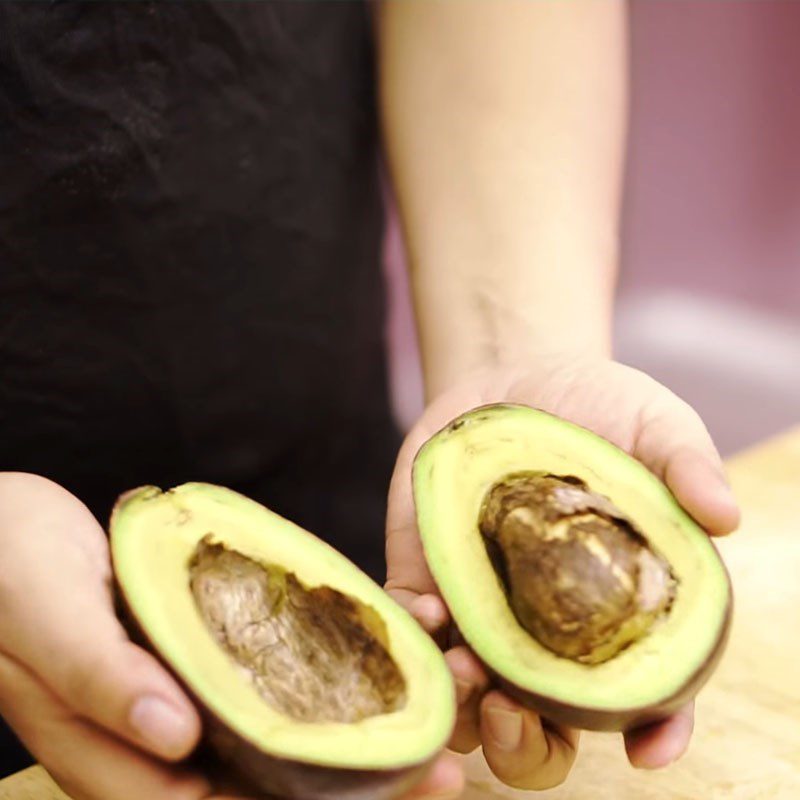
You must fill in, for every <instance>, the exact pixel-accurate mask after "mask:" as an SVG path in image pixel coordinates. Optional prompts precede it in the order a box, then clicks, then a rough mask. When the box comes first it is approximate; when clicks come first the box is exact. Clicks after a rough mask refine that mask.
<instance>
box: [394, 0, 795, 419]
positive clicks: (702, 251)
mask: <svg viewBox="0 0 800 800" xmlns="http://www.w3.org/2000/svg"><path fill="white" fill-rule="evenodd" d="M631 8H632V17H631V29H632V30H631V34H632V110H631V113H632V117H631V136H630V151H629V153H630V155H629V168H628V175H627V202H626V212H625V219H624V237H623V265H622V281H621V290H622V293H623V295H628V294H631V293H634V294H647V293H650V294H654V293H657V292H658V291H659V290H660V289H664V288H670V289H682V290H684V291H688V292H690V293H692V294H697V295H700V296H702V295H703V294H704V293H705V294H707V295H709V296H712V297H715V298H720V299H723V300H724V299H730V300H733V301H743V302H745V303H747V304H748V305H751V306H753V307H755V308H761V309H762V310H765V311H767V312H768V313H769V314H770V315H774V316H776V317H781V316H782V317H786V318H794V319H798V320H800V2H792V0H786V2H775V0H742V1H740V2H730V1H729V0H714V1H713V2H712V0H669V1H668V2H656V1H655V0H634V2H633V3H632V7H631ZM387 249H388V254H389V258H388V265H389V276H390V281H391V287H392V313H391V316H390V321H389V326H390V335H391V342H392V350H393V356H394V365H393V373H392V374H393V383H394V389H395V397H396V404H397V409H398V414H399V416H400V418H401V419H402V420H403V421H404V423H407V422H408V421H410V420H411V419H413V417H414V415H415V414H416V413H417V411H418V409H419V405H420V404H419V374H418V368H417V364H416V353H415V342H414V339H413V328H412V321H411V314H410V311H409V308H408V302H407V296H406V294H405V292H406V284H405V276H404V275H403V272H402V257H401V252H400V246H399V236H398V233H397V230H396V228H395V227H394V226H390V230H389V236H388V240H387ZM798 368H800V365H795V369H798ZM797 400H798V403H797V405H798V407H799V408H800V398H797ZM707 413H710V414H711V416H713V408H712V409H711V411H710V412H707Z"/></svg>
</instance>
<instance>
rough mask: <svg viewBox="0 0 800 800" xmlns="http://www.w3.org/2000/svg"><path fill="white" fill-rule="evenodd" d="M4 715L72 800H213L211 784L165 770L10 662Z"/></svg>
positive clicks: (1, 669) (3, 684)
mask: <svg viewBox="0 0 800 800" xmlns="http://www.w3.org/2000/svg"><path fill="white" fill-rule="evenodd" d="M0 714H2V716H4V717H5V718H6V719H7V720H8V722H9V723H10V725H11V726H12V728H14V730H15V731H16V733H17V734H18V735H19V737H20V739H21V740H22V741H23V743H24V744H25V745H26V747H27V748H28V749H29V750H30V751H31V752H32V753H33V754H34V755H35V756H36V758H37V759H38V760H39V762H41V763H42V765H43V766H44V767H45V769H47V771H48V772H49V773H50V774H51V775H52V776H53V778H54V780H55V781H56V783H58V784H59V785H60V786H61V788H62V789H63V790H64V791H65V792H66V793H67V794H68V795H69V796H70V797H71V798H72V800H142V798H147V800H211V788H210V786H209V785H208V782H207V781H206V780H205V779H203V778H202V777H200V776H198V775H195V774H193V773H190V772H188V771H186V770H183V769H181V768H178V767H174V766H167V765H164V764H161V763H159V762H158V761H156V759H154V758H152V757H150V756H147V755H146V754H144V753H142V752H141V751H138V750H135V749H134V748H132V747H130V746H129V745H126V744H125V743H123V742H121V741H120V740H119V739H116V738H115V737H114V736H112V735H110V734H108V733H106V732H105V731H104V730H102V729H101V728H99V727H97V726H96V725H94V724H92V723H91V722H89V721H86V720H83V719H81V718H80V717H78V716H77V715H76V714H75V712H73V711H72V710H71V709H70V708H68V707H67V706H66V705H64V704H63V703H62V702H61V701H60V700H59V699H58V698H57V697H56V695H54V694H53V693H52V692H51V691H50V690H49V689H48V688H47V687H46V686H45V685H44V684H42V683H41V682H40V681H39V680H38V679H37V678H36V677H35V676H34V675H33V674H32V673H31V672H30V671H28V670H27V669H26V668H24V667H22V666H21V665H19V664H17V663H15V662H14V661H12V660H11V659H9V658H7V657H5V656H0Z"/></svg>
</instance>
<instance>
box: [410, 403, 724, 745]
mask: <svg viewBox="0 0 800 800" xmlns="http://www.w3.org/2000/svg"><path fill="white" fill-rule="evenodd" d="M413 485H414V498H415V503H416V511H417V518H418V523H419V530H420V534H421V537H422V543H423V546H424V550H425V555H426V559H427V562H428V564H429V566H430V569H431V572H432V574H433V576H434V579H435V580H436V583H437V585H438V587H439V590H440V591H441V593H442V595H443V597H444V599H445V601H446V603H447V605H448V607H449V608H450V611H451V613H452V615H453V618H454V620H455V622H456V624H457V626H458V628H459V630H460V633H461V634H462V636H463V637H464V639H465V640H466V642H467V643H468V644H469V646H470V647H471V648H472V649H473V651H474V652H475V653H476V654H477V655H478V657H479V658H480V659H481V660H482V661H483V662H484V663H485V664H486V666H487V667H488V668H489V670H490V671H491V672H492V673H493V674H494V675H495V676H496V677H497V679H498V681H499V683H500V684H501V685H502V686H503V687H504V688H505V689H506V690H507V691H508V692H509V693H510V694H511V695H512V696H514V697H516V698H517V699H518V700H520V701H521V702H523V703H524V704H526V705H527V706H529V707H531V708H533V709H535V710H537V711H538V712H539V713H541V714H543V715H544V716H545V717H547V718H549V719H551V720H553V721H555V722H559V723H562V724H565V725H571V726H575V727H580V728H585V729H590V730H613V731H621V730H626V729H629V728H631V727H635V726H639V725H643V724H647V723H650V722H654V721H657V720H659V719H663V718H664V717H666V716H668V715H669V714H671V713H673V712H674V711H676V710H677V709H678V708H679V707H680V706H681V705H683V704H684V703H685V702H686V701H688V700H689V699H691V698H692V697H693V696H694V695H695V694H696V693H697V691H698V690H699V689H700V687H701V686H702V685H703V683H704V682H705V681H706V680H707V679H708V677H710V675H711V673H712V671H713V669H714V668H715V666H716V664H717V663H718V660H719V659H720V657H721V655H722V652H723V649H724V645H725V642H726V640H727V636H728V631H729V627H730V619H731V609H732V591H731V586H730V581H729V578H728V574H727V571H726V569H725V566H724V565H723V563H722V560H721V559H720V557H719V555H718V553H717V551H716V549H715V547H714V545H713V544H712V542H711V541H710V539H709V537H708V536H707V535H706V533H705V532H704V531H703V530H702V529H701V528H700V527H699V526H698V525H697V524H696V523H695V522H694V521H693V520H692V519H691V518H690V517H689V516H688V515H687V514H686V513H685V512H684V511H683V510H682V509H681V508H680V506H679V505H678V503H677V502H676V501H675V499H674V498H673V496H672V495H671V494H670V492H669V491H668V489H667V488H666V487H665V486H664V484H663V483H662V482H661V481H659V480H658V479H657V478H656V477H655V476H654V475H653V474H652V473H651V472H649V471H648V470H647V469H646V468H645V467H644V466H643V465H642V464H641V463H639V462H638V461H636V460H635V459H634V458H632V457H630V456H629V455H627V454H626V453H624V452H623V451H622V450H620V449H618V448H617V447H615V446H614V445H612V444H611V443H609V442H607V441H606V440H604V439H602V438H600V437H599V436H596V435H595V434H593V433H591V432H590V431H587V430H585V429H583V428H581V427H578V426H577V425H574V424H571V423H569V422H566V421H564V420H562V419H559V418H557V417H555V416H553V415H551V414H548V413H545V412H542V411H538V410H536V409H533V408H530V407H527V406H521V405H506V404H497V405H491V406H483V407H480V408H477V409H474V410H472V411H470V412H468V413H466V414H464V415H462V416H460V417H458V418H457V419H455V420H453V421H452V422H451V423H450V424H449V425H447V427H445V428H444V429H443V430H441V431H440V432H439V433H437V434H436V435H434V436H433V437H432V438H431V439H429V440H428V442H426V443H425V444H424V445H423V446H422V448H421V449H420V451H419V453H418V454H417V456H416V460H415V463H414V469H413Z"/></svg>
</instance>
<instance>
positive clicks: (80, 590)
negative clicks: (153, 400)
mask: <svg viewBox="0 0 800 800" xmlns="http://www.w3.org/2000/svg"><path fill="white" fill-rule="evenodd" d="M70 499H71V503H70V502H67V503H61V504H59V505H58V507H57V511H52V512H51V511H48V509H49V508H53V506H52V505H48V506H43V508H42V510H41V513H40V514H39V515H38V517H37V519H36V520H35V524H34V525H33V527H29V528H25V529H26V530H33V531H35V534H36V535H35V536H24V537H19V541H18V542H15V547H14V554H13V555H14V569H13V570H6V571H4V572H3V574H2V577H0V602H1V603H2V605H3V606H4V607H5V608H6V609H8V610H7V611H5V612H4V613H0V650H2V651H3V652H5V653H7V654H13V657H14V658H15V659H16V660H17V661H19V662H21V663H23V664H25V665H26V666H27V667H28V668H29V669H30V670H31V671H32V672H33V673H34V674H35V675H36V676H37V677H38V678H39V679H40V680H41V681H42V682H43V683H44V684H46V685H47V686H48V687H49V688H50V689H51V690H52V691H53V692H54V693H55V694H57V695H58V696H59V697H60V699H61V700H62V701H63V702H64V703H66V704H67V705H69V706H70V707H71V708H72V709H73V710H74V711H76V712H78V713H79V714H81V715H82V716H85V717H87V718H88V719H90V720H92V721H94V722H96V723H98V724H99V725H101V726H103V727H104V728H106V729H107V730H109V731H113V732H114V733H116V734H117V735H119V736H121V737H123V738H124V739H127V740H128V741H130V742H133V743H135V744H137V745H139V746H141V747H143V748H146V749H148V750H150V751H151V752H153V753H155V754H157V755H159V756H161V757H163V758H166V759H180V758H182V757H184V756H185V755H187V754H188V753H189V752H190V751H191V750H192V749H193V748H194V746H195V744H196V742H197V739H198V737H199V733H200V721H199V718H198V716H197V713H196V711H195V710H194V708H193V707H192V705H191V704H190V702H189V700H188V699H187V698H186V696H185V695H184V693H183V692H182V690H181V689H180V688H179V687H178V685H177V683H176V682H175V681H174V680H173V679H172V678H171V677H170V675H169V674H168V673H167V672H166V671H165V670H164V669H163V668H162V667H161V666H160V665H159V664H158V662H157V661H156V660H155V659H154V658H153V657H152V656H150V655H149V654H148V653H146V652H144V651H143V650H141V649H140V648H138V647H136V646H135V645H133V644H132V643H131V642H130V641H129V640H128V637H127V636H126V634H125V632H124V630H123V628H122V626H121V625H120V623H119V622H118V620H117V619H116V617H115V616H114V611H113V606H112V599H111V591H110V588H109V585H108V574H107V573H108V559H107V557H106V559H105V562H102V561H100V560H99V559H98V558H96V555H95V554H93V553H92V554H91V555H90V554H89V553H88V551H87V549H86V548H85V547H83V546H79V545H78V544H77V543H79V542H86V541H89V542H91V541H95V540H96V539H99V540H101V541H104V534H103V532H102V530H101V529H100V527H99V526H98V525H97V523H96V522H95V520H94V519H93V518H92V517H91V516H90V515H89V514H88V512H87V511H86V509H85V508H84V507H83V506H82V504H80V503H79V501H77V500H76V499H75V498H71V496H70ZM4 517H5V512H4ZM26 525H31V521H30V520H27V522H26ZM42 553H48V554H50V555H49V556H48V557H47V558H43V557H42ZM103 563H105V568H103V566H102V564H103Z"/></svg>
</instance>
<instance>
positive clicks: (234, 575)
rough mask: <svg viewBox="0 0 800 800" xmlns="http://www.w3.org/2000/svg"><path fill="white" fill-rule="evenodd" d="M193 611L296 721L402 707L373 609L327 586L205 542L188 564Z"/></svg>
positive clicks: (396, 672)
mask: <svg viewBox="0 0 800 800" xmlns="http://www.w3.org/2000/svg"><path fill="white" fill-rule="evenodd" d="M189 579H190V586H191V590H192V594H193V596H194V600H195V603H196V605H197V609H198V611H199V612H200V615H201V616H202V618H203V620H204V622H205V624H206V626H207V627H208V629H209V630H210V631H211V633H212V634H213V636H214V638H215V639H216V640H217V642H218V643H219V644H220V646H221V647H222V648H223V649H224V650H225V651H226V652H227V653H228V654H229V655H230V657H231V658H232V659H233V660H234V661H235V662H236V664H237V665H238V666H239V667H240V669H241V672H242V674H243V676H244V677H245V678H246V679H247V680H248V681H250V682H251V683H252V684H253V685H254V686H255V688H256V689H257V691H258V693H259V694H260V695H261V697H262V698H263V699H264V700H265V701H266V702H267V703H268V704H269V705H270V706H272V707H273V708H274V709H276V710H278V711H280V712H282V713H283V714H286V715H287V716H289V717H292V719H295V720H298V721H301V722H358V721H359V720H362V719H366V718H367V717H373V716H376V715H379V714H387V713H389V712H392V711H396V710H398V709H400V708H402V707H403V706H404V705H405V703H406V685H405V680H404V678H403V675H402V673H401V672H400V669H399V668H398V666H397V664H395V662H394V660H393V659H392V657H391V655H390V654H389V652H388V649H387V648H388V638H387V634H386V627H385V624H384V622H383V620H382V619H381V618H380V616H379V615H378V614H377V613H376V612H375V611H374V610H373V609H372V608H370V607H369V606H366V605H364V604H362V603H360V602H359V601H357V600H355V599H354V598H352V597H349V596H348V595H345V594H342V593H341V592H338V591H336V590H335V589H332V588H330V587H328V586H319V587H315V588H306V587H305V586H303V585H302V584H301V583H300V581H299V580H298V579H297V576H296V575H294V573H291V572H287V571H286V570H284V569H281V568H280V567H278V566H276V565H272V564H260V563H257V562H256V561H253V560H252V559H250V558H247V557H246V556H244V555H242V554H241V553H238V552H236V551H235V550H231V549H228V548H227V547H225V546H223V545H221V544H214V543H213V541H212V537H211V536H210V535H208V536H206V537H205V538H204V539H203V540H202V541H201V542H200V543H199V544H198V546H197V548H196V549H195V552H194V555H193V557H192V559H191V561H190V564H189Z"/></svg>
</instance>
